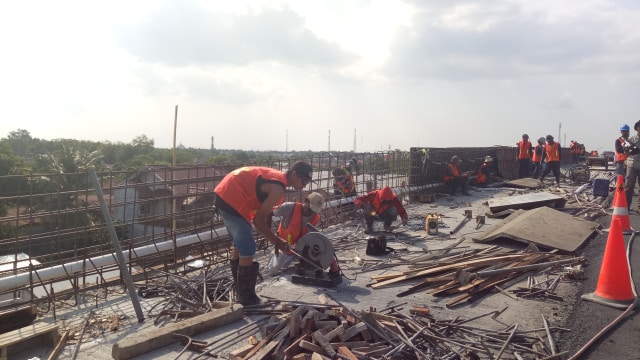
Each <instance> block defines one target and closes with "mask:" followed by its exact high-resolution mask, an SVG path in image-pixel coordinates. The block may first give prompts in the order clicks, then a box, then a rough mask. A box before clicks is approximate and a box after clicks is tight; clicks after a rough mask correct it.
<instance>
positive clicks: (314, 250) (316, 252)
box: [295, 232, 335, 269]
mask: <svg viewBox="0 0 640 360" xmlns="http://www.w3.org/2000/svg"><path fill="white" fill-rule="evenodd" d="M295 250H296V252H297V253H298V254H300V256H302V257H304V258H305V259H306V260H305V261H304V262H302V264H304V265H305V266H309V265H310V264H315V265H316V266H317V268H322V269H327V268H328V267H329V266H330V265H331V262H332V261H333V258H334V254H335V251H334V249H333V244H331V241H330V240H329V239H328V238H327V237H326V236H324V235H323V234H321V233H319V232H309V233H307V234H306V235H304V236H303V237H301V238H300V239H299V240H298V242H297V243H296V249H295ZM307 262H308V264H307ZM317 268H316V269H317Z"/></svg>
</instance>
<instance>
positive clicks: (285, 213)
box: [273, 202, 315, 228]
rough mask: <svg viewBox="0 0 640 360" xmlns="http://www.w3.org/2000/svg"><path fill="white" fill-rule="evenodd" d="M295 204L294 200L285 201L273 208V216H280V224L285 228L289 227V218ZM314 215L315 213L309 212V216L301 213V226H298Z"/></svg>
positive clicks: (304, 223)
mask: <svg viewBox="0 0 640 360" xmlns="http://www.w3.org/2000/svg"><path fill="white" fill-rule="evenodd" d="M295 204H296V203H295V202H286V203H283V204H281V205H280V206H278V207H277V208H275V209H274V210H273V216H276V217H279V218H281V220H280V221H281V222H282V226H284V227H285V228H288V227H289V221H290V220H291V216H292V214H293V209H294V207H295ZM314 215H315V214H313V213H312V214H311V216H304V214H302V226H301V227H300V228H302V227H303V226H304V225H306V224H307V223H308V222H309V221H311V219H312V218H313V216H314Z"/></svg>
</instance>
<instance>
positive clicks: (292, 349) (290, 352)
mask: <svg viewBox="0 0 640 360" xmlns="http://www.w3.org/2000/svg"><path fill="white" fill-rule="evenodd" d="M309 340H311V335H309V334H304V335H302V336H300V337H299V338H298V339H296V340H294V341H293V343H291V345H289V347H287V348H286V349H285V350H284V355H285V356H286V357H287V358H292V357H294V356H295V355H297V354H299V353H301V352H302V348H301V347H300V342H302V341H309Z"/></svg>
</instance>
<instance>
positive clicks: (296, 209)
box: [267, 192, 341, 279]
mask: <svg viewBox="0 0 640 360" xmlns="http://www.w3.org/2000/svg"><path fill="white" fill-rule="evenodd" d="M323 207H324V196H322V194H320V193H317V192H312V193H311V194H309V195H308V196H307V198H306V199H304V202H286V203H283V204H282V205H280V206H278V207H277V208H275V209H273V216H275V217H279V218H280V224H279V225H278V236H279V237H280V238H281V239H284V240H287V243H289V246H290V247H291V248H295V246H296V244H297V243H298V240H300V238H301V237H303V236H305V235H306V234H307V233H308V232H309V230H310V227H309V226H307V224H309V225H311V226H315V225H317V224H318V223H319V222H320V212H321V211H322V208H323ZM295 258H296V256H295V255H294V254H293V253H292V252H290V251H289V252H284V251H282V252H278V251H274V254H273V256H272V257H271V260H270V261H269V265H268V266H267V269H268V272H269V275H272V276H275V275H278V274H279V273H281V272H282V271H284V270H286V269H287V268H288V267H289V265H290V264H291V261H293V260H294V259H295ZM329 277H331V278H334V277H335V278H340V279H341V275H340V267H339V266H338V262H337V261H336V260H335V259H334V260H333V262H332V263H331V268H330V269H329Z"/></svg>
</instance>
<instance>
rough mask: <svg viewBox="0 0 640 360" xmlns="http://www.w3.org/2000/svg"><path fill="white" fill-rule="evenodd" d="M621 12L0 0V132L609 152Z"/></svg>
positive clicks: (357, 3) (345, 146) (638, 33)
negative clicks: (545, 146) (544, 142)
mask: <svg viewBox="0 0 640 360" xmlns="http://www.w3.org/2000/svg"><path fill="white" fill-rule="evenodd" d="M638 24H640V2H639V1H637V0H624V1H623V0H620V1H613V0H563V1H557V0H536V1H531V0H491V1H487V0H479V1H458V0H447V1H441V0H433V1H431V0H405V1H402V0H349V1H344V0H324V1H309V0H295V1H270V0H262V1H243V0H234V1H228V0H224V1H222V0H202V1H197V0H176V1H171V0H169V1H164V0H150V1H144V0H138V1H120V0H111V1H101V2H98V1H86V0H80V1H67V0H57V1H49V0H43V1H39V0H33V1H31V0H24V1H3V2H0V46H1V48H2V50H1V52H0V54H2V55H0V104H1V105H2V106H1V110H0V116H1V118H2V121H0V138H2V137H6V136H7V135H8V134H9V133H10V132H11V131H16V130H18V129H24V130H27V131H29V133H30V134H31V136H32V137H34V138H40V139H47V140H53V139H61V138H65V139H69V138H73V139H79V140H92V141H109V142H123V143H130V142H131V141H132V140H133V139H134V138H136V137H138V136H140V135H145V136H147V137H148V138H151V139H153V140H154V143H155V146H156V147H159V148H170V147H172V146H173V145H174V136H175V143H176V144H177V145H180V144H182V145H184V146H186V147H193V148H210V147H211V146H212V143H213V146H214V147H215V148H218V149H242V150H277V151H306V150H312V151H327V150H330V151H353V150H355V151H357V152H372V151H384V150H387V149H392V150H393V149H400V150H405V151H408V150H409V148H411V147H485V146H492V145H506V146H514V145H515V144H516V142H517V141H519V140H520V138H521V136H522V134H523V133H527V134H529V136H530V138H531V139H532V140H535V139H537V138H539V137H543V136H546V135H548V134H551V135H553V136H554V137H555V138H556V140H559V142H560V143H561V144H562V145H565V144H566V145H568V143H569V142H570V141H571V140H575V141H578V142H580V143H583V144H585V146H586V148H587V150H598V151H605V150H613V144H614V141H615V139H616V137H618V136H619V135H620V132H619V128H620V126H621V125H623V124H629V125H630V126H631V127H633V125H634V124H635V122H636V121H638V120H639V119H640V30H638ZM176 109H177V112H176ZM176 113H177V116H176ZM176 119H177V121H176ZM632 133H633V131H632Z"/></svg>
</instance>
